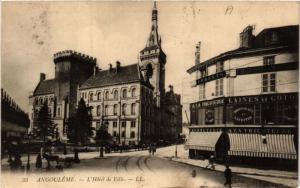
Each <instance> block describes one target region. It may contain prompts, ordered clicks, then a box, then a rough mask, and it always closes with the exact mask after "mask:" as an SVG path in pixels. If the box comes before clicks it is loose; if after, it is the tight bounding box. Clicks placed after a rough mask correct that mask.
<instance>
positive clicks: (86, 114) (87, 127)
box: [68, 99, 94, 145]
mask: <svg viewBox="0 0 300 188" xmlns="http://www.w3.org/2000/svg"><path fill="white" fill-rule="evenodd" d="M93 130H94V128H93V127H92V115H91V113H90V108H89V107H87V106H86V104H85V102H84V100H83V99H80V101H79V104H78V108H77V111H76V115H75V116H74V117H71V118H70V119H69V126H68V137H69V140H70V142H72V143H74V144H75V145H77V144H78V142H80V143H81V144H83V145H85V144H86V143H87V142H88V141H89V139H90V138H91V137H92V136H93Z"/></svg>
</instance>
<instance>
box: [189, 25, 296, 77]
mask: <svg viewBox="0 0 300 188" xmlns="http://www.w3.org/2000/svg"><path fill="white" fill-rule="evenodd" d="M274 31H275V32H277V34H278V38H279V40H278V42H276V43H267V44H266V42H265V41H266V37H269V36H268V35H270V33H271V32H274ZM298 41H299V25H291V26H283V27H274V28H266V29H264V30H263V31H261V32H260V33H259V34H258V35H257V36H255V37H254V41H253V42H254V44H253V47H251V48H237V49H235V50H231V51H227V52H225V53H221V54H219V55H217V56H215V57H213V58H210V59H208V60H206V61H204V62H201V63H199V64H197V65H194V66H192V67H191V68H189V69H188V70H187V72H188V73H190V74H191V73H193V72H195V71H196V70H198V69H202V68H204V67H206V66H209V65H210V64H213V63H215V62H217V61H223V60H226V59H230V58H235V57H242V56H250V55H255V54H257V55H258V54H263V53H267V52H274V51H280V50H296V51H298Z"/></svg>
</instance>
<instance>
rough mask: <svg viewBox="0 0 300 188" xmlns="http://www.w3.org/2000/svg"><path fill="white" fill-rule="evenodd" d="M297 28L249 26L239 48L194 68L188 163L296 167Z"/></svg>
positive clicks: (241, 34) (197, 61)
mask: <svg viewBox="0 0 300 188" xmlns="http://www.w3.org/2000/svg"><path fill="white" fill-rule="evenodd" d="M298 30H299V26H298V25H293V26H284V27H276V28H267V29H264V30H263V31H261V32H260V33H259V34H258V35H256V36H254V35H253V34H252V31H253V27H252V26H248V27H246V28H245V29H244V30H243V31H242V32H241V33H240V47H239V48H237V49H235V50H232V51H228V52H225V53H222V54H220V55H218V56H215V57H213V58H210V59H208V60H206V61H203V62H200V59H199V57H200V44H199V45H197V49H196V53H195V56H196V61H195V62H196V63H195V65H194V66H193V67H191V68H190V69H188V71H187V72H188V73H190V74H192V73H193V74H195V75H196V81H195V83H194V87H195V89H197V92H198V99H197V101H195V102H194V103H191V104H190V111H191V126H190V135H189V140H188V142H187V143H186V145H185V148H186V149H188V150H189V156H190V158H197V157H199V156H204V157H209V156H210V155H214V156H215V157H216V158H217V159H219V160H223V161H224V160H232V161H235V160H236V161H238V160H250V161H272V160H282V161H290V162H291V161H294V162H295V161H296V160H297V153H298V89H299V88H298V84H299V83H298V76H299V73H298V65H299V61H298V59H299V53H298V50H299V46H298V42H299V31H298Z"/></svg>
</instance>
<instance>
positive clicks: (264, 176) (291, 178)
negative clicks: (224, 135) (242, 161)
mask: <svg viewBox="0 0 300 188" xmlns="http://www.w3.org/2000/svg"><path fill="white" fill-rule="evenodd" d="M175 148H176V146H175V145H173V146H168V147H164V148H157V150H156V151H157V152H156V154H155V156H157V157H162V158H166V159H168V160H173V161H176V162H179V163H185V164H189V165H193V166H195V167H200V168H205V167H206V165H207V164H208V160H195V159H189V158H188V150H184V147H183V145H178V146H177V158H175V157H174V156H175ZM59 155H60V156H61V157H63V156H64V155H63V154H59ZM128 155H149V152H148V151H147V150H142V151H130V152H122V153H106V154H104V156H105V157H109V156H128ZM73 156H74V154H73V153H70V154H68V155H66V156H64V157H73ZM96 157H99V152H88V153H81V152H80V153H79V158H80V159H81V160H83V159H92V158H96ZM30 159H31V160H30V164H31V165H32V167H33V166H34V167H35V160H36V155H31V157H30ZM22 161H23V165H26V163H27V155H24V156H22ZM43 164H45V163H43ZM45 165H46V164H45ZM1 167H2V170H4V169H9V166H8V163H7V158H5V159H2V160H1ZM230 168H231V170H232V172H233V173H234V174H238V175H241V176H245V177H250V178H253V179H258V180H263V181H268V182H272V183H276V184H281V185H285V186H289V187H297V186H298V179H297V178H298V173H297V172H294V171H281V170H260V169H255V168H246V167H234V166H233V167H230ZM224 170H225V166H224V165H221V164H215V171H220V172H224Z"/></svg>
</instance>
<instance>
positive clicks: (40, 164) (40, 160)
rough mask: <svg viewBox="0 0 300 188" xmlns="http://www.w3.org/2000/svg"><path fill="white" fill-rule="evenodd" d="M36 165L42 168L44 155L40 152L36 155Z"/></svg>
mask: <svg viewBox="0 0 300 188" xmlns="http://www.w3.org/2000/svg"><path fill="white" fill-rule="evenodd" d="M35 167H36V168H42V156H41V154H40V153H39V154H38V155H37V157H36V162H35Z"/></svg>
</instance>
